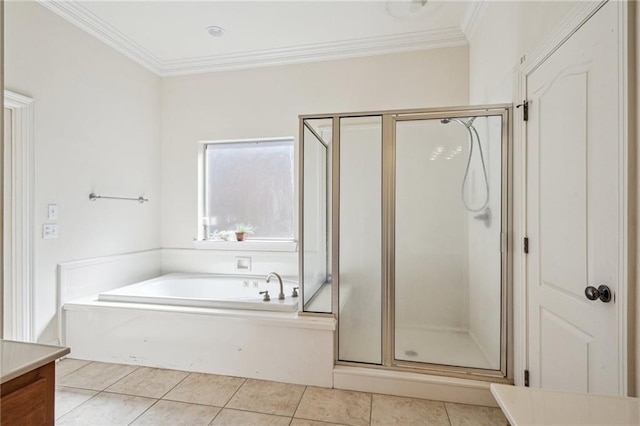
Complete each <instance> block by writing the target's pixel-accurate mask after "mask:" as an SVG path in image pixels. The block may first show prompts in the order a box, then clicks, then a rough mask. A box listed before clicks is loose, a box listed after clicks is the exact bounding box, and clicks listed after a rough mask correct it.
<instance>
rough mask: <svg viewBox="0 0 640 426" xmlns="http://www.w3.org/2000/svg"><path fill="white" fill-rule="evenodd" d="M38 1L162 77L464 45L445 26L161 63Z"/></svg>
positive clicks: (83, 11) (113, 34)
mask: <svg viewBox="0 0 640 426" xmlns="http://www.w3.org/2000/svg"><path fill="white" fill-rule="evenodd" d="M38 2H39V3H40V4H42V5H43V6H44V7H46V8H47V9H49V10H51V11H52V12H54V13H56V14H57V15H59V16H61V17H62V18H64V19H66V20H67V21H69V22H70V23H72V24H74V25H76V26H78V27H79V28H81V29H82V30H84V31H86V32H88V33H89V34H91V35H93V36H94V37H96V38H97V39H99V40H101V41H102V42H104V43H105V44H107V45H108V46H110V47H112V48H114V49H115V50H117V51H118V52H120V53H122V54H123V55H125V56H127V57H128V58H130V59H132V60H134V61H135V62H137V63H139V64H140V65H142V66H144V67H145V68H147V69H149V70H150V71H152V72H154V73H156V74H158V75H160V76H163V77H164V76H176V75H186V74H197V73H204V72H215V71H229V70H238V69H247V68H258V67H265V66H277V65H286V64H296V63H304V62H314V61H328V60H336V59H347V58H357V57H363V56H372V55H381V54H385V53H401V52H409V51H415V50H428V49H438V48H443V47H454V46H466V45H468V41H467V39H468V37H465V34H464V33H463V31H461V29H460V28H458V27H451V28H444V29H440V30H430V31H419V32H412V33H405V34H396V35H390V36H381V37H370V38H364V39H356V40H345V41H338V42H329V43H314V44H308V45H300V46H292V47H286V48H279V49H268V50H259V51H251V52H241V53H234V54H224V55H212V56H205V57H198V58H187V59H169V60H163V59H160V58H158V57H157V56H155V55H154V54H153V53H151V52H150V51H148V50H147V49H145V48H143V47H142V46H140V45H139V44H137V43H136V42H135V41H133V40H132V39H131V38H129V37H128V36H126V35H125V34H124V33H122V32H120V31H118V30H117V29H116V28H114V27H113V26H111V25H109V24H108V23H107V22H105V21H103V20H102V19H100V18H99V17H98V16H96V15H95V14H94V13H92V12H91V11H89V10H88V9H87V8H85V7H84V6H82V4H80V3H79V2H77V1H73V0H69V1H63V0H38Z"/></svg>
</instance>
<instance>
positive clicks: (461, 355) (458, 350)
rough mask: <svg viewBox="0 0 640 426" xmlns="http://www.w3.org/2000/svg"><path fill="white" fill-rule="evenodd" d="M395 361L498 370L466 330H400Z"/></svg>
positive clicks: (397, 335)
mask: <svg viewBox="0 0 640 426" xmlns="http://www.w3.org/2000/svg"><path fill="white" fill-rule="evenodd" d="M395 352H396V353H395V358H396V359H397V360H402V361H411V362H422V363H429V364H442V365H451V366H459V367H472V368H482V369H489V370H497V369H499V368H500V365H499V364H498V363H499V360H497V361H496V362H495V363H491V361H490V360H489V359H488V357H487V355H486V354H485V352H484V351H483V350H482V348H481V347H480V346H479V345H478V343H477V342H476V341H475V339H474V338H473V337H472V336H471V335H470V334H469V332H468V331H466V330H438V329H419V328H398V329H396V351H395Z"/></svg>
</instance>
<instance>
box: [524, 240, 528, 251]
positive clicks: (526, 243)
mask: <svg viewBox="0 0 640 426" xmlns="http://www.w3.org/2000/svg"><path fill="white" fill-rule="evenodd" d="M524 252H525V253H526V254H529V237H524Z"/></svg>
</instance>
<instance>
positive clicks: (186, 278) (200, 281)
mask: <svg viewBox="0 0 640 426" xmlns="http://www.w3.org/2000/svg"><path fill="white" fill-rule="evenodd" d="M265 278H266V277H264V276H239V275H204V274H186V273H175V274H168V275H163V276H161V277H158V278H154V279H151V280H147V281H142V282H139V283H136V284H131V285H128V286H125V287H120V288H118V289H115V290H110V291H107V292H104V293H100V294H99V295H98V300H99V301H102V302H129V303H143V304H154V305H169V306H188V307H200V308H224V309H251V310H261V311H280V312H294V311H297V310H298V299H299V298H298V297H292V296H291V294H292V292H293V288H294V287H297V283H296V282H294V281H289V280H283V284H284V285H283V287H284V294H285V300H278V294H279V293H280V288H279V284H278V280H277V279H275V278H272V279H271V282H269V283H267V282H266V279H265ZM261 291H268V292H269V296H270V297H271V300H270V301H268V302H265V301H264V300H263V295H261V294H260V292H261Z"/></svg>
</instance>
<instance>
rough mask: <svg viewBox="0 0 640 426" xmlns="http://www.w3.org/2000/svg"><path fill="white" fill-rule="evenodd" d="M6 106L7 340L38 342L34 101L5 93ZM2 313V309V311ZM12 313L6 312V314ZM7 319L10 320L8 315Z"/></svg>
mask: <svg viewBox="0 0 640 426" xmlns="http://www.w3.org/2000/svg"><path fill="white" fill-rule="evenodd" d="M4 108H6V109H9V110H11V113H12V114H11V122H12V137H11V139H10V140H6V141H4V152H5V158H4V166H5V167H4V188H5V190H4V206H5V207H4V213H3V222H4V229H5V233H4V238H3V240H4V241H3V244H4V250H3V252H4V271H3V278H4V280H3V281H4V286H5V288H4V292H5V294H9V295H10V300H5V301H4V302H8V303H11V305H12V309H11V311H10V312H4V315H5V318H4V323H5V324H4V325H5V326H7V322H9V323H10V327H11V329H10V330H9V333H10V334H9V336H7V335H5V336H4V337H5V338H10V339H13V340H20V341H26V342H32V341H34V338H35V337H34V328H33V327H34V323H33V312H34V273H33V270H34V268H33V266H34V265H33V260H34V240H35V218H34V197H35V191H34V185H35V173H34V172H35V170H34V164H35V104H34V101H33V99H31V98H29V97H26V96H23V95H20V94H17V93H14V92H11V91H9V90H5V91H4ZM3 311H4V309H3ZM7 314H8V315H7ZM7 317H8V318H7Z"/></svg>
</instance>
